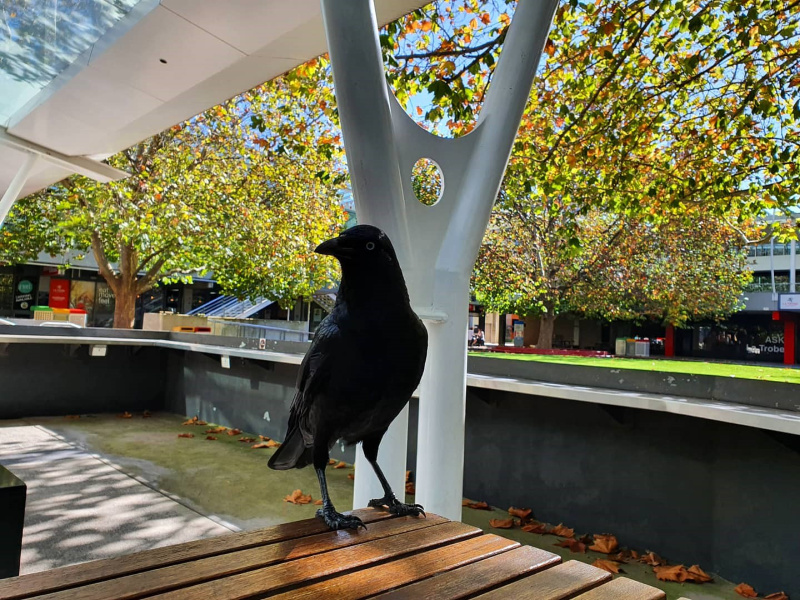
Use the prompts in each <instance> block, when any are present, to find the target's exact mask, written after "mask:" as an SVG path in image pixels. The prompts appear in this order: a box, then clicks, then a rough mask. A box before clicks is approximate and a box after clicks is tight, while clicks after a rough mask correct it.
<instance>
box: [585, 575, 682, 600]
mask: <svg viewBox="0 0 800 600" xmlns="http://www.w3.org/2000/svg"><path fill="white" fill-rule="evenodd" d="M666 597H667V595H666V594H665V593H664V592H662V591H661V590H659V589H657V588H654V587H653V586H650V585H647V584H644V583H640V582H638V581H634V580H633V579H628V578H627V577H617V578H616V579H614V580H613V581H609V582H608V583H604V584H603V585H601V586H600V587H596V588H594V589H593V590H590V591H588V592H586V593H585V594H581V595H580V596H577V597H576V598H575V600H619V598H624V599H625V600H664V598H666Z"/></svg>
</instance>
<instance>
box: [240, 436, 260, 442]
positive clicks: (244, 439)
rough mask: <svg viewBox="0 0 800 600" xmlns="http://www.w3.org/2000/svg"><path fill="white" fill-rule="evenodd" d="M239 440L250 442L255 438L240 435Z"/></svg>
mask: <svg viewBox="0 0 800 600" xmlns="http://www.w3.org/2000/svg"><path fill="white" fill-rule="evenodd" d="M239 441H240V442H247V443H250V442H255V441H256V438H251V437H240V438H239Z"/></svg>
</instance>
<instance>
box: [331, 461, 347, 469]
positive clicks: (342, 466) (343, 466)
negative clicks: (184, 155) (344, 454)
mask: <svg viewBox="0 0 800 600" xmlns="http://www.w3.org/2000/svg"><path fill="white" fill-rule="evenodd" d="M333 468H334V469H346V468H347V463H346V462H344V461H343V460H340V461H339V462H338V463H337V464H336V466H335V467H333Z"/></svg>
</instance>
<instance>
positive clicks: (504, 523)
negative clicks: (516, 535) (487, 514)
mask: <svg viewBox="0 0 800 600" xmlns="http://www.w3.org/2000/svg"><path fill="white" fill-rule="evenodd" d="M514 523H515V521H514V519H489V525H491V526H492V527H494V528H495V529H511V528H512V527H514Z"/></svg>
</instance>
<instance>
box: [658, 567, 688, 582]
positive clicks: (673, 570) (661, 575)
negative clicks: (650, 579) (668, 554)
mask: <svg viewBox="0 0 800 600" xmlns="http://www.w3.org/2000/svg"><path fill="white" fill-rule="evenodd" d="M653 571H654V572H655V574H656V577H657V578H658V579H659V580H661V581H677V582H678V583H683V582H684V581H686V580H687V579H688V577H689V572H688V571H687V570H686V567H684V566H683V565H672V566H664V567H653Z"/></svg>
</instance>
